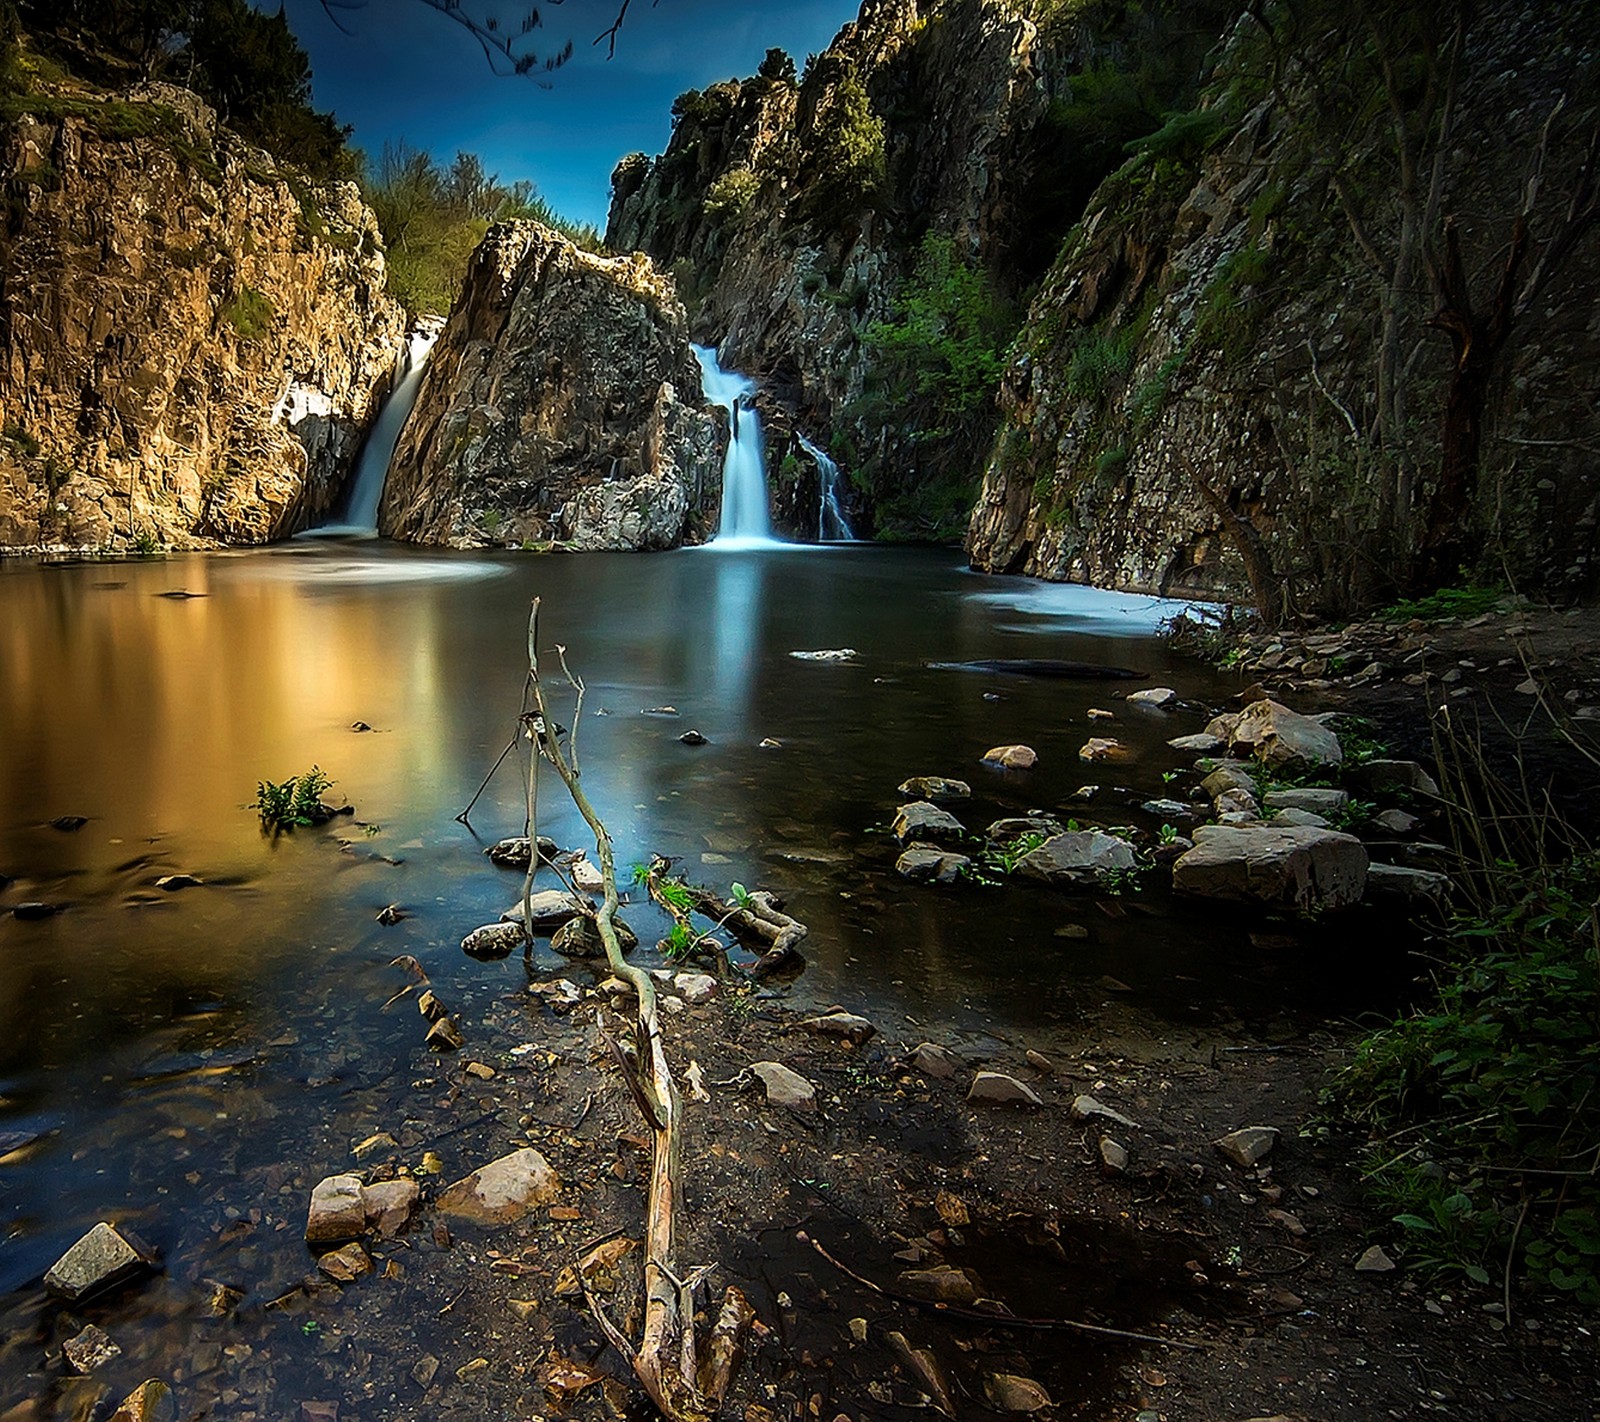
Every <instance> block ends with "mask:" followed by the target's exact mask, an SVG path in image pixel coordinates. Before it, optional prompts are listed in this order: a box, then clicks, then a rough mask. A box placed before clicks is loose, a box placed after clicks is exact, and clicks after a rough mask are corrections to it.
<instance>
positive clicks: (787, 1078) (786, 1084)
mask: <svg viewBox="0 0 1600 1422" xmlns="http://www.w3.org/2000/svg"><path fill="white" fill-rule="evenodd" d="M750 1071H751V1074H752V1075H754V1076H755V1077H756V1078H757V1079H758V1080H759V1081H760V1082H761V1084H762V1086H763V1087H765V1088H766V1093H767V1102H768V1104H769V1105H772V1106H787V1107H788V1108H789V1109H790V1110H792V1111H815V1110H816V1109H817V1089H816V1087H814V1086H813V1085H812V1084H811V1083H810V1082H809V1081H807V1080H806V1079H805V1077H803V1076H801V1075H800V1073H799V1072H797V1071H792V1070H791V1069H790V1068H788V1067H786V1066H784V1065H783V1063H782V1062H753V1063H752V1064H751V1066H750Z"/></svg>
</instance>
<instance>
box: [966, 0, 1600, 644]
mask: <svg viewBox="0 0 1600 1422" xmlns="http://www.w3.org/2000/svg"><path fill="white" fill-rule="evenodd" d="M1582 9H1583V7H1581V6H1579V5H1574V4H1570V3H1563V4H1551V5H1548V6H1538V7H1529V6H1522V5H1517V4H1514V3H1505V0H1498V2H1497V3H1494V4H1491V5H1488V6H1484V7H1480V9H1479V12H1478V21H1477V23H1476V24H1474V26H1473V28H1472V29H1471V30H1470V31H1469V32H1468V34H1467V40H1466V44H1465V47H1464V49H1463V53H1462V66H1461V80H1460V89H1459V92H1458V94H1457V96H1456V107H1455V110H1454V121H1455V123H1456V124H1457V129H1456V132H1455V134H1454V135H1453V141H1452V143H1451V144H1450V145H1449V147H1448V149H1447V151H1446V152H1445V154H1444V155H1443V167H1442V169H1441V173H1442V189H1441V191H1442V198H1441V202H1440V211H1439V214H1438V225H1437V226H1436V227H1435V228H1434V229H1433V230H1432V234H1431V235H1432V239H1433V243H1434V254H1435V260H1439V259H1440V257H1441V255H1442V252H1443V245H1442V242H1443V237H1442V234H1443V230H1444V221H1443V219H1444V217H1445V216H1453V217H1454V220H1455V224H1456V230H1457V233H1458V235H1459V236H1460V239H1461V242H1462V248H1463V251H1464V255H1465V262H1464V265H1465V269H1466V271H1467V273H1468V279H1469V281H1470V283H1471V284H1472V287H1473V293H1472V294H1473V302H1474V306H1475V310H1476V312H1477V313H1478V314H1479V315H1480V316H1481V315H1483V314H1484V313H1485V312H1486V311H1487V310H1488V308H1489V306H1490V303H1491V301H1492V296H1493V292H1494V290H1495V286H1496V282H1497V281H1498V279H1499V274H1500V272H1501V271H1502V270H1503V268H1504V264H1505V253H1506V251H1507V250H1508V246H1507V244H1508V242H1509V241H1510V240H1511V239H1512V236H1513V230H1514V224H1513V218H1514V215H1515V214H1516V212H1517V210H1518V205H1519V203H1520V201H1521V200H1522V196H1523V194H1524V193H1525V192H1526V191H1527V189H1526V183H1527V179H1528V174H1529V171H1530V160H1531V158H1532V155H1533V154H1534V153H1536V152H1537V151H1538V150H1539V147H1540V143H1541V134H1542V133H1544V132H1545V125H1546V123H1547V122H1548V121H1549V120H1550V118H1551V115H1552V112H1553V111H1554V110H1555V109H1556V106H1557V104H1558V102H1559V101H1560V98H1561V96H1562V95H1563V94H1565V95H1567V96H1568V101H1567V103H1566V105H1565V106H1564V108H1563V109H1562V111H1561V112H1560V113H1559V114H1558V115H1557V119H1556V121H1555V123H1554V126H1553V127H1552V128H1551V129H1550V130H1549V132H1548V137H1549V140H1550V147H1549V152H1548V154H1547V161H1546V163H1545V166H1544V171H1543V175H1542V176H1543V189H1542V196H1541V198H1540V200H1539V202H1538V204H1537V205H1536V207H1535V209H1534V211H1533V213H1532V216H1531V221H1530V223H1529V230H1530V246H1529V250H1528V252H1527V256H1526V264H1525V266H1524V267H1523V272H1524V273H1525V274H1529V278H1530V279H1531V274H1532V273H1533V272H1534V271H1535V270H1536V266H1537V263H1538V262H1539V260H1540V258H1541V256H1542V254H1543V253H1544V252H1545V251H1546V250H1547V249H1548V244H1549V243H1550V242H1551V239H1552V238H1553V237H1554V236H1555V235H1556V234H1557V233H1559V232H1560V230H1561V228H1562V225H1563V221H1564V218H1565V215H1566V213H1567V210H1568V206H1569V202H1570V200H1571V197H1572V195H1573V194H1574V193H1576V192H1581V185H1582V178H1581V171H1580V170H1581V163H1582V154H1583V152H1584V149H1585V146H1586V143H1587V135H1588V133H1589V131H1590V129H1591V128H1592V125H1593V123H1594V121H1595V119H1594V110H1593V108H1592V105H1593V104H1594V102H1595V98H1596V95H1597V94H1600V65H1597V59H1596V49H1595V46H1594V43H1593V36H1592V34H1591V33H1590V29H1589V27H1588V25H1587V22H1585V21H1584V20H1583V18H1582ZM1351 13H1352V14H1353V13H1354V12H1353V11H1352V12H1351ZM1241 45H1242V37H1241V35H1238V34H1236V35H1235V38H1234V41H1233V43H1232V45H1231V46H1230V49H1229V50H1228V51H1227V52H1226V53H1225V54H1224V56H1223V59H1222V72H1221V74H1220V75H1219V78H1220V79H1221V80H1223V81H1229V80H1231V79H1232V78H1233V77H1234V75H1235V74H1237V73H1243V72H1244V66H1243V64H1242V63H1241V62H1240V61H1241V60H1242V59H1243V58H1246V57H1248V53H1247V52H1241ZM1333 53H1334V57H1335V58H1337V57H1338V56H1339V54H1340V53H1341V52H1339V51H1337V50H1335V51H1334V52H1333ZM1258 57H1259V56H1258ZM1318 62H1319V61H1318V60H1317V58H1316V56H1315V55H1313V56H1312V57H1311V60H1310V63H1311V64H1312V65H1313V66H1315V64H1316V63H1318ZM1322 62H1331V61H1329V60H1324V61H1322ZM1230 66H1232V70H1231V71H1230ZM1319 77H1320V78H1321V79H1322V81H1323V82H1324V83H1325V82H1326V78H1327V76H1326V74H1324V75H1321V76H1319V75H1318V74H1317V72H1316V71H1315V68H1314V67H1313V69H1312V71H1311V73H1310V74H1309V76H1307V78H1308V81H1315V80H1317V79H1318V78H1319ZM1323 92H1326V90H1325V89H1324V90H1323ZM1379 92H1380V95H1381V91H1379ZM1580 94H1581V95H1584V96H1585V97H1584V99H1583V101H1582V102H1583V104H1585V105H1589V106H1591V107H1588V108H1586V109H1585V110H1584V113H1583V116H1582V117H1581V118H1574V119H1573V120H1572V121H1571V122H1569V121H1568V119H1569V115H1572V114H1575V112H1576V111H1575V109H1574V107H1573V106H1574V104H1575V103H1576V102H1577V99H1576V96H1577V95H1580ZM1313 97H1314V95H1313V93H1312V91H1311V88H1310V82H1306V83H1304V84H1302V85H1301V86H1300V87H1298V88H1297V87H1296V85H1295V84H1294V83H1292V82H1291V83H1290V84H1288V85H1287V86H1280V87H1279V88H1277V89H1276V90H1275V91H1272V92H1266V93H1262V94H1259V95H1258V96H1256V97H1255V98H1253V99H1252V100H1251V101H1250V103H1249V104H1248V106H1247V107H1246V108H1245V109H1244V110H1243V111H1242V112H1241V113H1240V114H1238V115H1236V116H1228V117H1224V115H1222V114H1221V113H1220V112H1219V113H1217V114H1215V115H1213V118H1214V119H1215V122H1216V124H1217V126H1218V132H1217V136H1216V138H1215V139H1214V140H1213V141H1212V142H1210V143H1209V145H1208V146H1205V147H1204V150H1203V151H1188V152H1185V151H1182V150H1181V148H1179V147H1177V146H1174V147H1173V148H1171V149H1169V150H1167V151H1151V152H1147V153H1145V154H1143V155H1141V157H1140V158H1138V159H1136V160H1135V161H1134V162H1132V163H1130V164H1129V165H1128V166H1127V167H1126V168H1124V169H1123V170H1122V171H1120V172H1119V173H1118V174H1116V175H1114V176H1113V177H1112V178H1111V179H1109V180H1108V181H1107V182H1106V183H1105V184H1104V185H1103V187H1102V188H1101V189H1100V190H1099V192H1098V193H1097V194H1096V195H1095V197H1094V199H1093V201H1092V202H1091V204H1090V206H1089V210H1088V212H1087V213H1086V214H1085V216H1084V219H1083V220H1082V222H1081V223H1080V224H1079V225H1078V227H1077V228H1076V229H1075V230H1074V232H1073V233H1072V235H1071V236H1070V238H1069V240H1068V241H1067V243H1066V245H1065V247H1064V248H1063V250H1062V252H1061V254H1060V257H1059V259H1058V261H1057V262H1056V264H1055V266H1054V268H1053V269H1052V271H1051V273H1050V275H1049V277H1048V278H1047V280H1046V281H1045V283H1044V284H1043V286H1042V288H1041V290H1040V292H1039V294H1038V296H1037V298H1036V299H1035V300H1034V302H1033V303H1032V307H1031V310H1030V312H1029V315H1028V319H1027V322H1026V324H1025V326H1024V328H1023V331H1022V333H1021V335H1020V336H1019V338H1018V340H1017V342H1016V345H1015V346H1014V348H1013V355H1012V358H1011V361H1010V365H1009V369H1008V371H1007V374H1006V378H1005V381H1004V384H1003V386H1002V390H1001V397H1000V398H1001V402H1002V405H1003V407H1004V410H1005V423H1004V425H1003V427H1002V429H1001V431H1000V433H999V435H998V438H997V440H996V442H995V446H994V449H993V452H992V454H991V457H990V459H989V463H988V467H987V470H986V473H985V478H984V485H983V492H982V495H981V497H980V499H979V502H978V505H977V508H976V510H975V512H974V514H973V517H972V522H971V526H970V531H969V543H968V547H969V551H970V554H971V557H972V561H973V562H974V564H975V565H976V566H978V567H980V568H984V569H989V570H992V571H1020V572H1026V573H1031V574H1035V575H1037V576H1040V577H1045V578H1052V579H1068V580H1073V581H1084V582H1092V583H1097V584H1102V585H1105V586H1111V587H1119V588H1128V589H1138V590H1146V591H1150V592H1158V593H1174V594H1189V593H1198V594H1200V595H1203V596H1228V597H1243V598H1248V597H1251V596H1252V595H1253V593H1254V592H1255V589H1254V588H1253V587H1252V579H1251V577H1250V576H1249V572H1250V570H1249V569H1248V568H1247V565H1246V562H1245V559H1244V557H1243V556H1241V549H1242V548H1245V547H1247V546H1252V545H1253V549H1254V556H1255V557H1256V558H1257V559H1258V560H1259V567H1258V569H1257V573H1258V578H1257V581H1259V580H1260V576H1262V575H1264V576H1265V578H1266V580H1267V581H1268V583H1269V584H1270V585H1271V586H1273V587H1274V588H1275V589H1276V593H1275V596H1276V597H1277V599H1278V600H1279V603H1280V606H1279V609H1278V610H1279V611H1282V610H1283V608H1284V607H1285V606H1287V607H1288V608H1290V609H1293V608H1301V609H1312V608H1322V609H1324V610H1328V611H1335V612H1337V611H1345V610H1350V609H1354V608H1359V607H1361V606H1363V605H1369V606H1370V605H1371V603H1372V602H1374V601H1387V600H1389V599H1391V598H1393V597H1394V596H1395V595H1396V592H1397V590H1399V589H1400V588H1403V586H1404V576H1405V570H1406V568H1407V565H1408V563H1412V564H1413V565H1414V560H1415V558H1416V557H1417V549H1418V537H1419V532H1420V531H1421V530H1422V529H1423V528H1424V527H1425V525H1426V523H1427V521H1428V519H1429V517H1430V510H1431V509H1433V508H1434V507H1435V506H1436V500H1437V498H1438V494H1437V486H1438V479H1439V470H1440V468H1441V457H1442V451H1441V440H1442V438H1443V437H1444V436H1443V425H1442V414H1443V412H1444V410H1445V403H1446V392H1447V390H1448V388H1449V386H1450V381H1451V370H1452V363H1453V361H1454V359H1455V354H1456V353H1455V352H1454V351H1453V350H1452V346H1451V343H1450V341H1449V340H1448V339H1447V337H1446V335H1445V334H1444V333H1443V332H1442V331H1441V330H1440V329H1439V322H1438V321H1437V319H1436V313H1437V312H1439V310H1440V307H1441V294H1440V288H1439V287H1438V285H1437V282H1436V279H1435V278H1434V277H1433V276H1432V275H1431V274H1430V271H1429V266H1428V262H1427V258H1426V253H1425V252H1419V253H1418V255H1417V257H1416V260H1415V264H1414V266H1413V268H1412V271H1413V276H1412V278H1411V281H1410V283H1409V285H1404V283H1402V286H1403V289H1399V290H1398V299H1396V300H1392V301H1391V303H1390V308H1389V309H1391V310H1392V312H1393V318H1394V322H1395V331H1396V340H1395V347H1396V349H1397V350H1398V352H1399V356H1400V363H1399V365H1398V367H1397V369H1398V371H1399V377H1398V378H1400V379H1403V380H1404V381H1406V384H1405V386H1404V393H1405V395H1406V408H1405V409H1404V411H1403V418H1391V419H1389V420H1387V421H1385V420H1383V419H1382V418H1381V417H1380V416H1381V413H1382V407H1381V406H1380V403H1379V402H1380V398H1381V392H1382V391H1383V389H1384V381H1383V377H1382V373H1381V349H1382V347H1381V341H1382V337H1383V333H1384V331H1385V309H1386V308H1385V299H1386V295H1387V294H1388V293H1389V292H1391V291H1393V290H1395V289H1396V278H1395V276H1394V272H1395V265H1394V264H1395V262H1396V261H1397V260H1398V259H1399V257H1400V255H1401V253H1402V250H1403V247H1402V244H1403V241H1404V233H1403V232H1402V231H1401V230H1400V228H1399V222H1398V214H1400V212H1401V211H1402V203H1401V199H1400V196H1399V193H1400V181H1401V179H1400V176H1399V172H1398V159H1397V157H1396V154H1395V152H1394V151H1393V147H1392V143H1391V142H1389V141H1388V140H1386V139H1385V137H1384V135H1383V133H1382V131H1377V133H1376V136H1373V137H1370V138H1369V139H1368V140H1367V141H1368V143H1369V146H1368V147H1367V148H1366V149H1365V150H1363V151H1360V152H1358V153H1356V154H1354V155H1353V156H1350V155H1348V154H1347V153H1346V152H1344V151H1337V152H1336V153H1335V155H1334V157H1335V160H1336V161H1335V162H1330V154H1329V152H1328V150H1327V148H1326V146H1324V145H1326V143H1327V136H1326V134H1325V133H1324V132H1322V131H1321V130H1319V128H1318V127H1317V113H1316V109H1315V106H1314V103H1313V102H1312V99H1313ZM1375 102H1376V101H1375ZM1204 117H1205V116H1204V115H1200V116H1197V126H1200V123H1199V120H1201V119H1203V118H1204ZM1385 122H1387V120H1385ZM1359 132H1364V131H1359ZM1424 153H1425V157H1426V158H1427V159H1428V161H1429V162H1431V158H1432V154H1431V152H1428V151H1427V150H1424ZM1337 162H1346V163H1347V165H1348V166H1347V169H1346V171H1347V174H1348V178H1347V186H1348V188H1349V202H1348V204H1347V203H1346V201H1344V200H1343V199H1342V198H1341V195H1340V194H1339V193H1338V192H1337V191H1336V190H1335V189H1334V187H1333V185H1332V183H1331V182H1330V179H1329V172H1330V169H1332V168H1334V167H1335V166H1336V163H1337ZM1424 171H1429V170H1428V169H1427V168H1425V169H1424ZM1347 209H1348V210H1347ZM1352 212H1354V213H1355V214H1356V215H1357V216H1360V217H1362V218H1363V219H1364V220H1363V224H1362V230H1361V231H1360V232H1358V230H1357V227H1356V224H1355V223H1354V222H1353V221H1352V220H1351V213H1352ZM1369 247H1370V249H1371V250H1367V249H1368V248H1369ZM1597 283H1600V242H1597V233H1596V231H1595V229H1594V228H1592V227H1591V228H1589V229H1588V230H1587V232H1586V233H1585V234H1584V235H1582V236H1581V237H1580V239H1579V240H1578V241H1577V242H1576V243H1575V244H1574V245H1573V246H1572V248H1571V250H1570V251H1569V252H1568V253H1567V255H1566V256H1565V258H1564V260H1563V261H1562V262H1561V264H1560V267H1559V269H1557V270H1554V271H1552V272H1551V274H1550V276H1549V279H1548V281H1546V282H1545V283H1544V284H1543V285H1542V286H1541V287H1540V288H1539V291H1538V296H1537V300H1535V301H1533V302H1532V303H1531V304H1530V305H1529V308H1528V309H1527V310H1525V311H1523V312H1522V313H1521V314H1520V315H1519V316H1518V318H1517V321H1516V323H1515V325H1514V327H1513V329H1512V335H1511V339H1510V341H1509V342H1508V344H1507V346H1506V348H1505V350H1504V353H1503V357H1502V359H1501V361H1500V363H1499V366H1498V369H1497V373H1496V375H1495V378H1494V380H1493V381H1492V382H1491V385H1490V389H1489V391H1488V398H1487V401H1486V404H1485V407H1484V412H1483V425H1484V441H1483V446H1482V464H1481V468H1480V470H1479V474H1478V479H1477V484H1476V487H1475V489H1474V490H1473V498H1472V507H1471V529H1472V533H1471V542H1472V544H1473V550H1474V556H1473V557H1471V558H1467V559H1464V560H1463V561H1464V562H1469V563H1474V564H1477V565H1478V568H1477V569H1476V570H1473V575H1476V576H1482V575H1485V574H1487V575H1488V576H1494V577H1499V576H1504V575H1505V574H1507V573H1509V574H1510V575H1511V576H1512V577H1513V578H1514V579H1515V580H1516V581H1517V582H1518V584H1519V585H1520V586H1523V587H1525V588H1528V589H1530V590H1531V589H1534V588H1539V589H1543V590H1546V591H1548V592H1549V593H1552V594H1554V595H1556V596H1563V597H1565V596H1577V595H1581V594H1582V593H1583V592H1584V591H1585V589H1586V588H1592V586H1593V580H1594V572H1595V557H1596V551H1597V548H1596V527H1597V522H1600V478H1597V477H1596V475H1595V472H1594V461H1593V458H1592V451H1593V449H1594V448H1595V447H1596V445H1597V442H1600V407H1597V406H1596V405H1595V403H1594V401H1593V399H1592V397H1591V396H1592V386H1593V382H1592V380H1588V379H1587V378H1585V377H1581V376H1579V375H1578V372H1583V371H1590V372H1592V371H1593V370H1594V369H1595V367H1596V362H1597V361H1600V321H1597V318H1596V311H1597V309H1600V308H1597V307H1596V304H1595V297H1594V293H1595V291H1596V289H1597ZM1583 387H1587V388H1588V389H1590V391H1591V396H1586V395H1583V394H1582V393H1581V388H1583ZM1446 571H1447V573H1450V574H1453V573H1454V570H1453V569H1449V570H1446ZM1454 576H1459V574H1454Z"/></svg>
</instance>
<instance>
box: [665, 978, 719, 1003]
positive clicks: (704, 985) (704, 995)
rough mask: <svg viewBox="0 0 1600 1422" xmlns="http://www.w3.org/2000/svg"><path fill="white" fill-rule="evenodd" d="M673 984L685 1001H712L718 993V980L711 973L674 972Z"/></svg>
mask: <svg viewBox="0 0 1600 1422" xmlns="http://www.w3.org/2000/svg"><path fill="white" fill-rule="evenodd" d="M672 986H673V987H674V988H676V989H677V990H678V992H679V993H680V994H681V995H682V997H683V1000H684V1001H685V1002H696V1003H698V1002H710V1001H711V999H712V998H714V997H715V996H716V995H717V980H716V979H715V978H714V977H712V976H711V974H710V973H674V974H673V975H672Z"/></svg>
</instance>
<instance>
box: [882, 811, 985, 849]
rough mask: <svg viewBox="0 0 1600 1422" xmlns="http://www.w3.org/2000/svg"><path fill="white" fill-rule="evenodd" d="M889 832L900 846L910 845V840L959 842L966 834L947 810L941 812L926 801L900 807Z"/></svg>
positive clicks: (959, 822)
mask: <svg viewBox="0 0 1600 1422" xmlns="http://www.w3.org/2000/svg"><path fill="white" fill-rule="evenodd" d="M890 832H891V833H892V834H893V835H894V837H895V838H896V839H897V840H899V841H900V843H901V844H910V843H911V841H912V840H931V841H947V842H959V841H960V840H962V839H964V838H965V837H966V833H967V832H966V830H965V828H963V826H962V824H961V821H960V820H958V819H957V818H956V817H955V816H954V815H952V814H951V813H950V812H949V811H948V810H941V809H940V808H939V807H938V806H937V805H934V804H930V803H929V802H928V801H927V800H914V801H912V803H911V804H909V805H902V806H901V807H900V812H899V813H898V814H897V815H896V816H895V817H894V825H893V827H892V829H891V831H890Z"/></svg>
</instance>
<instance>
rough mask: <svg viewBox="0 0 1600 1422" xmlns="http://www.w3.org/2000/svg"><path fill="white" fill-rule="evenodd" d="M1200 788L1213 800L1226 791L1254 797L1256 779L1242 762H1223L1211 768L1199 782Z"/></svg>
mask: <svg viewBox="0 0 1600 1422" xmlns="http://www.w3.org/2000/svg"><path fill="white" fill-rule="evenodd" d="M1200 788H1201V790H1203V791H1204V792H1205V793H1206V795H1208V796H1209V797H1210V798H1211V799H1213V800H1214V799H1216V798H1217V796H1218V795H1221V794H1223V793H1224V792H1226V791H1228V790H1243V791H1244V792H1245V793H1246V794H1247V795H1254V794H1255V793H1256V778H1255V776H1254V775H1253V774H1252V773H1251V767H1250V766H1248V765H1246V764H1245V763H1244V762H1243V761H1238V760H1224V761H1221V762H1219V763H1218V764H1217V765H1215V766H1213V767H1212V769H1211V771H1210V772H1209V773H1208V774H1207V775H1206V778H1205V779H1204V780H1202V781H1201V782H1200Z"/></svg>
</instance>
